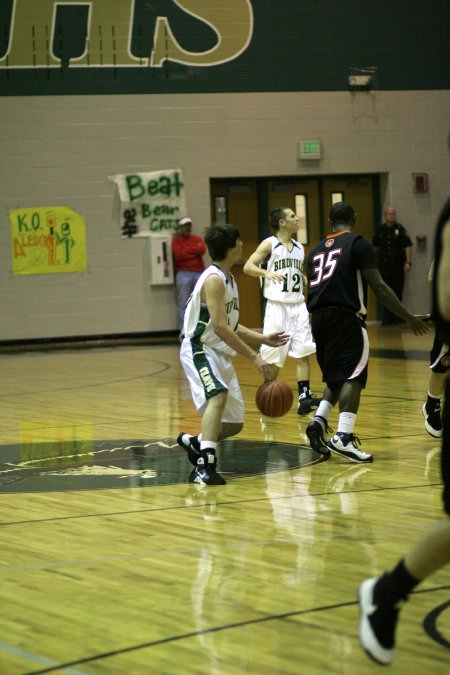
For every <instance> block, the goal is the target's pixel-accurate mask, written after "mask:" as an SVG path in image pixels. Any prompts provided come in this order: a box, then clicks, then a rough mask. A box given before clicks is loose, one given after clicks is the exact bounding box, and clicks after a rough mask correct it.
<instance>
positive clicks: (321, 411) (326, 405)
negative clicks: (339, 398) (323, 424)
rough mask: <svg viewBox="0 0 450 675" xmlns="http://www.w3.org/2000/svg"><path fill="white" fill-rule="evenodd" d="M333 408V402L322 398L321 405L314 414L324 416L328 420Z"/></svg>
mask: <svg viewBox="0 0 450 675" xmlns="http://www.w3.org/2000/svg"><path fill="white" fill-rule="evenodd" d="M332 410H333V406H332V405H331V403H330V402H329V401H324V400H323V399H322V400H321V401H320V403H319V407H318V408H317V410H316V412H315V413H314V416H315V417H317V416H318V415H319V416H320V417H323V418H324V419H325V420H328V416H329V414H330V412H331V411H332Z"/></svg>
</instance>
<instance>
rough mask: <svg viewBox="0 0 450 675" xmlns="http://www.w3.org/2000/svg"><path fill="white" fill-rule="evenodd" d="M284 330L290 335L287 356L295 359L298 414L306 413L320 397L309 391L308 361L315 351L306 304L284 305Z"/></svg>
mask: <svg viewBox="0 0 450 675" xmlns="http://www.w3.org/2000/svg"><path fill="white" fill-rule="evenodd" d="M285 325H286V328H285V330H286V332H287V333H289V334H290V335H291V340H290V343H289V351H288V356H290V357H292V358H294V359H295V361H296V375H297V389H298V406H297V413H298V414H299V415H307V414H308V413H310V412H312V411H313V410H315V409H316V408H317V406H318V405H319V403H320V398H317V397H316V396H314V395H313V393H312V392H311V387H310V362H309V357H310V355H311V354H315V353H316V345H315V343H314V340H313V336H312V332H311V324H310V320H309V314H308V310H307V309H306V304H305V303H304V302H300V303H298V304H295V305H287V306H286V323H285Z"/></svg>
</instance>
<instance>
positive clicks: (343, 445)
mask: <svg viewBox="0 0 450 675" xmlns="http://www.w3.org/2000/svg"><path fill="white" fill-rule="evenodd" d="M355 215H356V214H355V212H354V210H353V207H352V206H350V204H346V203H345V202H338V203H337V204H333V206H332V207H331V210H330V224H331V226H332V230H333V232H332V233H331V234H329V235H328V236H327V237H325V239H324V240H323V241H321V242H320V244H318V245H317V246H316V247H315V248H314V249H313V250H312V251H311V253H310V254H309V256H308V265H307V276H308V301H307V308H308V311H309V312H310V313H311V327H312V332H313V337H314V340H315V342H316V349H317V361H318V363H319V366H320V368H321V370H322V379H323V381H324V382H326V387H325V390H324V393H323V399H322V401H321V403H320V404H319V407H318V408H317V412H316V414H315V417H314V419H313V420H312V421H311V422H310V424H309V425H308V427H307V429H306V434H307V436H308V438H309V441H310V443H311V447H312V448H313V449H314V450H316V451H318V452H320V453H321V454H324V455H327V454H329V453H330V451H331V452H333V453H335V454H338V455H341V456H343V457H347V459H349V460H350V461H351V462H372V461H373V457H372V455H369V454H367V453H366V452H363V451H362V450H361V449H359V448H358V447H357V443H359V439H358V438H357V437H356V436H355V435H354V433H353V429H354V426H355V422H356V415H357V412H358V408H359V401H360V396H361V391H362V389H364V387H365V386H366V382H367V367H368V359H369V340H368V336H367V331H366V328H365V318H366V314H367V310H366V306H367V284H369V286H370V287H371V288H372V290H373V292H374V293H375V295H376V297H377V298H378V300H379V301H380V302H381V303H382V304H383V305H386V306H387V307H389V309H391V310H392V312H394V313H395V314H396V315H397V316H399V317H400V318H401V319H404V320H405V321H406V322H407V323H408V325H409V327H410V328H411V330H412V331H413V332H414V333H415V334H416V335H422V334H423V333H426V332H427V330H428V328H427V326H426V325H425V324H424V323H423V322H422V321H421V320H420V319H418V318H416V317H414V316H413V315H412V314H411V313H410V312H409V311H408V310H407V309H406V307H404V305H402V303H401V302H400V300H399V299H398V298H397V296H396V295H395V293H394V292H393V291H392V290H391V289H390V288H389V286H388V285H387V284H386V283H385V282H384V281H383V279H382V278H381V275H380V272H379V270H378V268H377V263H376V260H375V253H374V250H373V248H372V246H371V244H370V243H369V242H368V241H367V240H366V239H364V238H363V237H361V236H360V235H356V234H353V233H352V227H353V225H354V223H355ZM337 402H339V424H338V429H337V433H336V434H335V436H333V438H331V439H330V440H329V441H328V442H326V441H325V432H326V431H327V428H328V423H327V420H328V417H329V415H330V412H331V410H332V408H333V406H334V405H335V404H336V403H337Z"/></svg>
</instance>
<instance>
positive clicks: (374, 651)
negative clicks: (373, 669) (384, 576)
mask: <svg viewBox="0 0 450 675" xmlns="http://www.w3.org/2000/svg"><path fill="white" fill-rule="evenodd" d="M377 582H378V578H375V579H366V580H365V581H363V583H362V584H361V586H360V587H359V592H358V600H359V612H360V618H359V641H360V643H361V646H362V647H363V649H364V650H365V652H366V653H367V654H368V655H369V656H370V657H371V658H372V659H373V660H374V661H376V662H377V663H381V664H382V665H384V666H388V665H389V664H390V663H392V661H393V659H394V655H395V629H396V627H397V620H398V614H399V611H400V607H401V605H402V604H403V601H399V602H398V603H397V604H396V605H394V604H386V603H377V600H376V585H377Z"/></svg>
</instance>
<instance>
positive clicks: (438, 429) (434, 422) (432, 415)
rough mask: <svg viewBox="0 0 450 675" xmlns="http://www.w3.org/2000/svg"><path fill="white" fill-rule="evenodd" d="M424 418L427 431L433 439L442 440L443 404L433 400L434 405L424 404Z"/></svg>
mask: <svg viewBox="0 0 450 675" xmlns="http://www.w3.org/2000/svg"><path fill="white" fill-rule="evenodd" d="M422 412H423V416H424V418H425V420H424V421H425V429H426V430H427V431H428V433H429V434H430V436H433V438H440V437H441V436H442V420H441V402H440V400H439V399H438V398H437V399H433V402H432V405H431V406H430V405H429V402H428V401H427V403H424V406H423V408H422Z"/></svg>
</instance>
